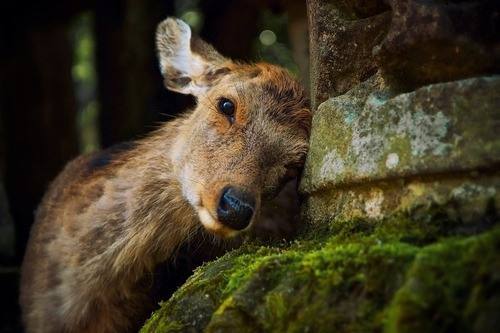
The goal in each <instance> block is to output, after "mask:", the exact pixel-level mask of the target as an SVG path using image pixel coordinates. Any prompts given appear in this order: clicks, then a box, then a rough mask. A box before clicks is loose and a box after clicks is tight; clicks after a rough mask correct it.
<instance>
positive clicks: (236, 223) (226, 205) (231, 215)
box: [217, 186, 255, 230]
mask: <svg viewBox="0 0 500 333" xmlns="http://www.w3.org/2000/svg"><path fill="white" fill-rule="evenodd" d="M254 210H255V197H254V196H253V194H251V193H249V192H247V191H245V190H243V189H241V188H237V187H232V186H228V187H225V188H224V189H223V190H222V194H221V197H220V201H219V207H217V217H218V219H219V221H220V222H221V223H222V224H224V225H226V226H228V227H230V228H231V229H235V230H242V229H245V228H246V227H247V226H248V224H249V223H250V220H251V219H252V216H253V212H254Z"/></svg>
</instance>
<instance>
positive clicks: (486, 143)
mask: <svg viewBox="0 0 500 333" xmlns="http://www.w3.org/2000/svg"><path fill="white" fill-rule="evenodd" d="M379 87H380V83H379V82H377V80H376V78H372V79H371V80H369V81H367V82H365V83H363V84H360V85H359V86H358V87H356V88H355V89H353V90H352V91H350V92H348V93H346V94H344V95H342V96H339V97H334V98H331V99H330V100H328V101H327V102H324V103H323V104H321V105H320V107H319V108H318V111H317V112H316V113H315V115H314V118H313V131H312V135H311V140H310V144H311V148H310V151H309V155H308V161H307V163H306V167H305V174H304V178H303V180H302V184H301V185H302V190H303V191H305V192H306V193H310V192H312V191H317V190H318V189H321V188H325V187H328V186H340V185H343V184H352V183H361V182H367V181H370V182H371V181H376V180H382V179H386V178H402V177H403V178H404V177H412V176H418V175H429V174H440V173H445V172H448V173H456V172H467V171H471V170H484V169H491V168H494V167H496V166H498V164H500V138H499V136H498V129H499V128H500V112H499V110H500V94H499V93H498V92H499V91H500V76H491V77H481V78H473V79H467V80H462V81H454V82H448V83H440V84H434V85H429V86H426V87H423V88H420V89H418V90H416V91H414V92H410V93H405V94H399V95H395V96H393V95H392V94H391V93H390V92H389V91H384V90H379Z"/></svg>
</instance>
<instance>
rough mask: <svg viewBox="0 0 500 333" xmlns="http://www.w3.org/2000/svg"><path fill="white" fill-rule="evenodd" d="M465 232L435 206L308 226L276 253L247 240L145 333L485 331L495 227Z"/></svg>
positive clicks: (206, 270) (200, 273) (492, 303)
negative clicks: (384, 216) (381, 217)
mask: <svg viewBox="0 0 500 333" xmlns="http://www.w3.org/2000/svg"><path fill="white" fill-rule="evenodd" d="M429 211H431V212H432V211H433V210H432V209H430V210H429ZM463 230H468V229H464V223H463V222H461V221H460V219H451V218H450V217H449V216H447V215H446V214H444V213H443V212H441V211H440V210H439V209H436V210H434V213H432V214H429V215H428V217H426V218H424V217H419V215H418V214H413V215H407V216H399V217H392V218H387V219H384V220H381V221H368V220H356V221H343V222H338V221H336V222H334V223H330V224H328V223H325V224H322V225H321V226H310V225H309V226H306V227H304V229H303V230H302V232H301V235H300V237H299V238H298V239H297V240H295V241H293V242H290V243H285V244H280V245H279V246H276V247H270V246H266V245H262V244H258V243H255V242H254V243H249V244H246V245H244V246H243V247H242V248H240V249H238V250H235V251H232V252H230V253H228V254H226V255H225V256H223V257H221V258H219V259H218V260H216V261H214V262H211V263H208V264H206V265H205V266H203V267H201V268H199V269H198V270H197V271H196V273H195V274H194V275H193V277H191V278H190V279H189V280H188V282H187V283H186V284H184V285H183V286H182V287H181V288H180V289H179V290H178V291H177V292H176V293H175V294H174V296H173V297H172V298H171V299H170V300H168V301H167V302H165V303H163V304H162V306H161V308H160V310H158V311H157V312H155V314H153V316H152V317H151V318H150V320H149V321H148V322H147V323H146V325H145V326H144V328H143V330H142V332H171V331H175V330H177V329H178V330H182V331H205V332H256V331H258V332H284V331H286V332H306V331H310V332H331V331H338V332H381V331H383V330H386V331H387V332H396V331H397V332H414V331H415V332H416V331H419V332H421V331H426V330H430V331H437V332H439V331H446V330H447V331H450V330H451V331H453V329H455V328H463V327H467V328H474V329H476V328H477V329H482V328H489V327H492V326H491V325H492V323H495V324H496V323H497V322H496V321H495V319H494V318H496V313H495V311H498V310H499V309H500V307H499V304H500V301H499V300H500V296H499V295H500V292H499V289H498V284H499V281H500V267H499V263H500V251H499V249H500V228H493V229H491V228H490V229H485V230H476V231H477V232H481V233H480V234H479V235H476V234H475V233H474V232H463ZM485 279H486V280H485ZM482 309H486V310H485V311H483V310H482ZM488 309H489V310H488ZM433 315H435V316H437V317H436V318H435V320H429V317H430V316H431V317H432V316H433ZM492 318H493V319H492ZM459 319H460V320H462V321H464V322H465V321H466V322H467V323H466V324H467V325H465V324H464V325H463V326H456V325H457V322H459V323H460V320H459ZM454 325H455V326H454ZM477 329H476V330H477Z"/></svg>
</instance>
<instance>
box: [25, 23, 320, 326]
mask: <svg viewBox="0 0 500 333" xmlns="http://www.w3.org/2000/svg"><path fill="white" fill-rule="evenodd" d="M189 37H190V31H187V28H186V26H185V24H183V23H182V22H180V21H178V20H175V19H167V20H165V21H164V22H162V23H161V24H160V26H159V28H158V33H157V42H158V52H159V57H160V62H161V64H162V66H161V68H162V72H163V74H164V75H165V84H166V86H167V88H169V89H172V90H175V91H179V92H182V93H191V94H194V95H196V97H197V100H198V104H197V106H196V108H195V109H194V110H192V111H190V112H187V113H186V114H185V115H184V116H182V117H180V118H178V119H176V120H174V121H172V122H170V123H167V124H166V125H164V126H163V127H162V128H160V129H159V130H158V131H156V132H155V133H153V134H151V135H150V136H149V137H147V138H145V139H142V140H140V141H137V142H135V143H132V144H128V145H122V146H120V147H115V148H113V149H109V150H106V151H103V152H99V153H95V154H92V155H86V156H81V157H78V158H77V159H75V160H74V161H72V162H70V163H69V164H68V165H67V166H66V168H65V169H64V171H63V172H62V173H61V174H60V175H59V176H58V177H57V179H56V180H55V181H54V182H53V184H52V185H51V186H50V188H49V190H48V191H47V193H46V195H45V197H44V199H43V201H42V203H41V205H40V207H39V209H38V211H37V215H36V221H35V224H34V226H33V229H32V232H31V238H30V241H29V244H28V248H27V252H26V257H25V259H24V263H23V268H22V281H21V298H20V301H21V306H22V310H23V319H24V323H25V326H26V329H27V331H28V332H127V331H133V330H135V329H137V328H138V326H139V325H140V324H141V323H142V322H143V320H144V319H145V318H146V317H147V315H148V313H149V311H151V309H152V306H153V305H154V304H152V302H151V298H150V288H151V285H152V281H151V279H152V274H151V273H152V272H153V270H154V269H155V268H156V266H157V265H158V264H160V263H161V262H164V261H168V260H172V259H173V258H175V255H176V251H177V249H178V248H179V247H180V246H181V245H183V244H186V242H188V241H189V240H190V239H191V238H192V237H193V236H194V235H199V234H200V232H201V233H204V232H205V231H203V229H206V230H207V231H208V232H209V233H211V234H215V235H218V236H221V237H223V238H224V237H230V236H233V235H234V234H236V233H237V232H236V231H235V230H231V229H230V228H228V227H226V226H224V225H222V224H221V223H219V222H217V220H216V218H214V216H216V206H217V203H218V200H219V197H220V192H221V190H222V189H223V188H224V186H226V185H228V184H231V185H238V186H242V187H244V188H246V189H248V190H249V191H251V192H252V193H254V194H255V196H256V197H257V213H256V216H257V218H258V216H259V213H260V202H261V201H263V200H267V199H266V198H269V197H272V196H274V195H276V193H277V192H278V191H279V189H280V188H281V187H282V185H283V184H284V183H285V182H286V180H287V179H288V178H291V177H293V176H295V175H296V173H297V170H298V168H300V167H301V165H302V164H303V161H304V158H305V154H306V151H307V140H308V135H309V127H310V121H311V114H310V111H309V108H308V102H307V100H306V98H305V94H304V91H303V89H302V88H301V87H300V86H299V84H298V83H297V82H296V81H295V80H294V79H292V78H291V77H290V76H289V74H288V73H287V72H286V71H285V70H283V69H281V68H279V67H276V66H273V65H269V64H265V63H259V64H254V65H248V64H238V63H235V62H232V61H230V60H228V59H225V58H223V57H222V56H221V55H219V54H218V53H216V51H215V50H214V49H213V48H212V47H211V46H209V45H208V44H206V43H204V42H203V41H201V40H199V39H196V37H193V38H192V39H191V38H189ZM186 42H187V43H186ZM186 45H188V49H186V48H185V47H186ZM220 97H225V98H230V99H231V100H232V101H233V102H234V104H235V105H236V114H235V122H234V123H233V124H231V123H230V122H229V121H228V119H227V117H226V116H225V115H223V114H221V112H219V110H217V100H218V99H219V98H220ZM254 219H255V218H254ZM200 222H201V223H200ZM252 224H255V222H252ZM202 225H203V226H204V227H205V228H202Z"/></svg>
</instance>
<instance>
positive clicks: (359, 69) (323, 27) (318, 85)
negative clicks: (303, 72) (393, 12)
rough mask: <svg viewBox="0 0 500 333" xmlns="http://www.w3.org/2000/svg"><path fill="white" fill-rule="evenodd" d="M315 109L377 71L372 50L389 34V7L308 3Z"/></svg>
mask: <svg viewBox="0 0 500 333" xmlns="http://www.w3.org/2000/svg"><path fill="white" fill-rule="evenodd" d="M307 3H308V12H309V22H310V26H309V33H310V64H311V68H310V70H311V99H312V106H313V109H316V107H317V106H318V105H319V104H320V103H322V102H323V101H325V100H326V99H328V97H330V96H332V95H333V96H335V95H338V94H341V93H344V92H346V91H347V90H349V89H350V88H351V87H353V86H354V85H356V84H358V83H360V82H362V81H364V80H366V79H367V78H369V77H370V76H371V75H373V74H374V73H375V72H376V71H377V66H376V64H375V59H374V57H373V56H372V49H373V47H374V46H376V45H377V44H378V43H380V42H381V40H382V38H383V37H384V36H385V34H386V30H387V28H388V24H389V21H390V13H389V11H388V9H389V8H388V7H387V6H386V5H385V4H384V3H383V2H382V1H380V0H359V1H335V0H311V1H308V2H307Z"/></svg>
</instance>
